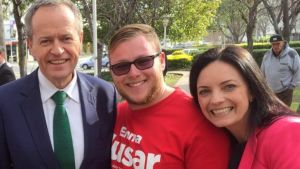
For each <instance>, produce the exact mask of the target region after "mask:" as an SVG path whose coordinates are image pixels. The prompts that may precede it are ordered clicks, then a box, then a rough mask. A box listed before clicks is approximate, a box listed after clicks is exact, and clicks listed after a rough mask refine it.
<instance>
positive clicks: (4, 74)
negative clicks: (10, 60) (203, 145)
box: [0, 46, 16, 86]
mask: <svg viewBox="0 0 300 169" xmlns="http://www.w3.org/2000/svg"><path fill="white" fill-rule="evenodd" d="M13 80H16V77H15V73H14V71H13V69H12V67H11V66H10V65H8V64H7V63H6V61H5V47H4V46H0V86H1V85H4V84H5V83H8V82H10V81H13Z"/></svg>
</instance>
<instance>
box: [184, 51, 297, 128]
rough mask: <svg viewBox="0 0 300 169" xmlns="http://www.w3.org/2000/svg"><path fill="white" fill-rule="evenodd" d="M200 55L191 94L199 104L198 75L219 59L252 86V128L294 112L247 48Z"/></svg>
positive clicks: (191, 74) (193, 73)
mask: <svg viewBox="0 0 300 169" xmlns="http://www.w3.org/2000/svg"><path fill="white" fill-rule="evenodd" d="M196 57H198V58H197V59H196V60H195V62H194V63H193V65H192V68H191V72H190V84H189V85H190V92H191V95H192V96H193V99H194V102H195V103H196V105H197V106H198V107H200V106H199V104H198V94H197V80H198V76H199V74H200V73H201V71H202V70H203V69H204V68H205V67H206V66H207V65H209V64H210V63H212V62H214V61H217V60H218V61H221V62H224V63H227V64H229V65H231V66H233V67H234V68H235V69H236V70H237V71H238V72H239V73H240V74H241V76H242V77H243V78H244V80H245V82H246V84H247V85H248V88H249V90H250V93H251V94H252V96H253V101H252V102H251V103H250V106H249V111H250V112H249V113H250V114H249V121H248V122H249V126H250V130H251V131H253V129H255V128H256V127H257V126H263V125H268V124H270V123H271V122H272V121H273V120H274V119H276V118H277V117H279V116H280V115H282V114H287V113H290V114H292V113H293V112H292V111H291V110H290V109H289V108H288V107H287V106H285V105H284V104H283V103H282V102H281V101H279V99H278V98H277V97H276V96H275V94H274V93H273V91H272V90H271V89H270V87H269V86H268V85H267V82H266V81H265V78H264V76H263V74H262V73H261V71H260V69H259V67H258V65H257V63H256V62H255V60H254V59H253V57H252V55H251V54H250V53H249V52H248V51H247V50H246V49H243V48H242V47H238V46H228V47H226V48H225V49H221V48H213V49H210V50H208V51H206V52H204V53H203V54H200V55H198V56H196ZM224 76H226V75H225V74H224Z"/></svg>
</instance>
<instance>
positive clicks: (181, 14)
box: [168, 0, 221, 41]
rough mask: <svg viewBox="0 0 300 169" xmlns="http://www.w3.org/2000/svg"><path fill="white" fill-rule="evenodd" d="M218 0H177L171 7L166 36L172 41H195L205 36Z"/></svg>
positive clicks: (218, 3) (218, 2) (217, 5)
mask: <svg viewBox="0 0 300 169" xmlns="http://www.w3.org/2000/svg"><path fill="white" fill-rule="evenodd" d="M220 2H221V1H220V0H215V1H206V0H189V1H186V0H177V1H174V4H173V5H172V6H173V8H172V11H171V15H172V16H173V17H172V18H171V23H170V25H169V31H168V35H169V38H170V39H171V40H173V41H185V40H197V39H199V38H200V37H202V36H204V35H205V34H206V29H207V27H208V26H209V25H210V24H211V23H212V21H213V18H214V16H215V14H216V10H217V8H218V7H219V5H220Z"/></svg>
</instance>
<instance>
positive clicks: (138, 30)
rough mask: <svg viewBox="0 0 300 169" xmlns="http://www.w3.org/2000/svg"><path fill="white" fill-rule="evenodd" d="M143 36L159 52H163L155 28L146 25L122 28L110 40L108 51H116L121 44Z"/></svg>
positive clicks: (132, 25) (131, 25)
mask: <svg viewBox="0 0 300 169" xmlns="http://www.w3.org/2000/svg"><path fill="white" fill-rule="evenodd" d="M139 35H142V36H144V37H146V38H147V39H148V40H149V41H150V42H152V43H153V44H154V46H155V47H156V49H157V50H158V51H161V46H160V41H159V38H158V36H157V34H156V32H155V30H154V28H153V27H151V26H150V25H146V24H130V25H126V26H124V27H122V28H120V29H119V30H118V31H117V32H116V33H115V34H114V35H113V36H112V38H111V39H110V42H109V45H108V51H109V52H111V51H112V50H114V49H115V48H116V47H117V46H118V45H119V44H120V43H122V42H124V41H127V40H130V39H132V38H134V37H137V36H139Z"/></svg>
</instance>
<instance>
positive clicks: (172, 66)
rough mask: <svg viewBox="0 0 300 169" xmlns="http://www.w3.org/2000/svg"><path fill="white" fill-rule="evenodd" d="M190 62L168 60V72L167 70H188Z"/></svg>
mask: <svg viewBox="0 0 300 169" xmlns="http://www.w3.org/2000/svg"><path fill="white" fill-rule="evenodd" d="M191 64H192V61H188V60H186V59H179V60H168V71H169V70H182V69H184V70H189V68H190V67H191Z"/></svg>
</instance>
